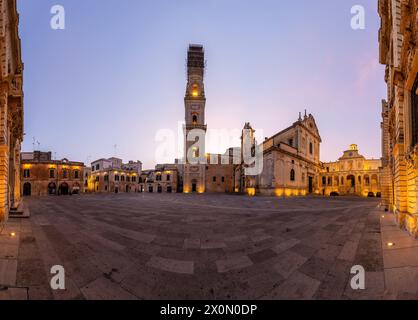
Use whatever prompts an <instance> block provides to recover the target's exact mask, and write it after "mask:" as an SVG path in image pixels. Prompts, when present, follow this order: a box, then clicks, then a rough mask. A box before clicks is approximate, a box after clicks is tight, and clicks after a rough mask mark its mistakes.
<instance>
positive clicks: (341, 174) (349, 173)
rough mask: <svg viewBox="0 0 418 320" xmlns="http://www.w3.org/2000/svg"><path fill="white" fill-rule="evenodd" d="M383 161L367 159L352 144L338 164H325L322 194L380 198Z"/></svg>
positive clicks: (321, 177) (322, 173)
mask: <svg viewBox="0 0 418 320" xmlns="http://www.w3.org/2000/svg"><path fill="white" fill-rule="evenodd" d="M381 165H382V162H381V160H380V159H379V160H375V159H366V158H365V157H364V156H362V155H361V154H359V151H358V147H357V145H355V144H352V145H351V146H350V148H349V149H348V150H346V151H344V154H343V156H342V157H341V158H339V159H338V161H336V162H327V163H323V165H322V171H321V176H320V193H321V194H323V195H327V196H329V195H330V194H331V193H336V194H338V195H359V196H372V195H373V196H380V195H381V187H380V167H381Z"/></svg>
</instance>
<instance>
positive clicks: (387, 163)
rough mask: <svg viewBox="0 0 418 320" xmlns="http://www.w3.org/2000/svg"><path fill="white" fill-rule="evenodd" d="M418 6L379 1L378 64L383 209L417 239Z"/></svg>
mask: <svg viewBox="0 0 418 320" xmlns="http://www.w3.org/2000/svg"><path fill="white" fill-rule="evenodd" d="M417 10H418V3H417V1H416V0H379V15H380V18H381V28H380V31H379V45H380V63H382V64H384V65H386V74H385V81H386V83H387V88H388V90H387V101H383V103H382V118H383V121H382V151H383V154H382V166H383V169H382V196H383V205H384V207H385V208H386V209H387V210H391V211H393V212H394V213H395V215H396V220H397V222H398V224H399V225H400V226H401V227H402V228H405V229H407V230H408V231H409V232H410V233H411V234H413V235H414V236H417V237H418V175H417V172H418V76H417V73H418V50H417V43H418V20H417Z"/></svg>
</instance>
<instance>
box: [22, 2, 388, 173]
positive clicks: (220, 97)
mask: <svg viewBox="0 0 418 320" xmlns="http://www.w3.org/2000/svg"><path fill="white" fill-rule="evenodd" d="M57 4H58V5H61V6H63V7H64V9H65V29H64V30H53V29H52V28H51V26H50V21H51V19H52V18H53V14H51V7H53V6H54V5H57ZM358 4H359V5H362V6H364V8H365V14H366V15H365V23H366V25H365V29H364V30H353V29H352V28H351V19H352V16H353V14H352V13H351V8H352V7H353V6H354V5H358ZM18 11H19V13H20V36H21V39H22V59H23V62H24V66H25V69H24V94H25V126H24V129H25V140H24V142H23V145H22V150H23V151H32V150H34V148H35V149H41V150H43V151H52V152H53V155H54V157H56V158H57V159H62V158H64V157H65V158H68V159H70V160H74V161H83V162H86V164H88V163H90V162H91V161H94V160H96V159H99V158H104V157H112V156H117V157H120V158H122V159H123V160H124V161H128V160H141V161H142V162H143V163H144V168H152V167H153V166H154V165H155V164H156V156H155V154H156V150H158V148H159V146H160V145H161V142H160V141H157V140H156V135H157V134H158V132H160V130H164V129H165V130H167V129H170V130H172V131H173V132H175V133H177V131H178V123H179V122H180V121H182V120H183V119H184V94H185V88H186V68H185V62H186V61H185V60H186V53H187V48H188V45H189V44H191V43H197V44H202V45H204V47H205V59H206V60H207V68H206V77H205V91H206V98H207V103H206V123H207V125H208V128H210V129H219V130H222V129H223V130H225V129H226V130H241V128H242V127H243V126H244V123H245V122H250V123H251V124H252V126H253V127H254V128H256V129H257V131H258V133H259V134H262V135H263V136H265V137H267V136H272V135H273V134H275V133H277V132H279V131H281V130H283V129H284V128H286V127H288V126H290V125H291V124H293V122H295V121H296V120H297V118H298V113H299V111H301V112H304V110H305V109H307V111H308V113H311V114H312V115H313V116H314V117H315V119H316V123H317V126H318V127H319V131H320V135H321V137H322V145H321V160H322V161H324V162H326V161H335V160H337V159H338V158H339V157H340V156H341V155H342V152H343V151H344V150H346V149H348V146H349V145H350V144H352V143H356V144H358V146H359V149H360V153H362V154H363V155H364V156H366V157H369V158H380V156H381V151H380V149H381V143H380V122H381V119H380V115H381V100H382V99H384V98H385V96H386V87H385V83H384V67H383V66H382V65H380V64H379V62H378V29H379V25H380V21H379V17H378V14H377V1H370V0H344V1H342V0H338V1H335V0H315V1H312V0H280V1H279V0H204V1H203V0H193V1H192V0H175V1H173V0H106V1H103V0H53V1H51V0H36V1H33V0H18ZM231 143H233V142H231ZM222 148H223V147H221V146H216V145H208V147H207V151H208V152H224V150H223V149H222ZM172 161H174V159H173V160H172Z"/></svg>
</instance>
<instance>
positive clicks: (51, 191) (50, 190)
mask: <svg viewBox="0 0 418 320" xmlns="http://www.w3.org/2000/svg"><path fill="white" fill-rule="evenodd" d="M56 193H57V185H56V184H55V183H54V182H51V183H50V184H49V185H48V194H49V195H51V194H56Z"/></svg>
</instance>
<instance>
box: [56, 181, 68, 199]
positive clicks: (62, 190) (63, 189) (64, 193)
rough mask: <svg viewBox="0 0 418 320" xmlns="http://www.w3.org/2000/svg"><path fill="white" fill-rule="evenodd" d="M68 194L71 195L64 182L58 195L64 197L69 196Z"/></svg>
mask: <svg viewBox="0 0 418 320" xmlns="http://www.w3.org/2000/svg"><path fill="white" fill-rule="evenodd" d="M68 193H69V188H68V184H67V183H65V182H64V183H62V184H61V185H60V188H59V190H58V194H61V195H63V196H67V195H68Z"/></svg>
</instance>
